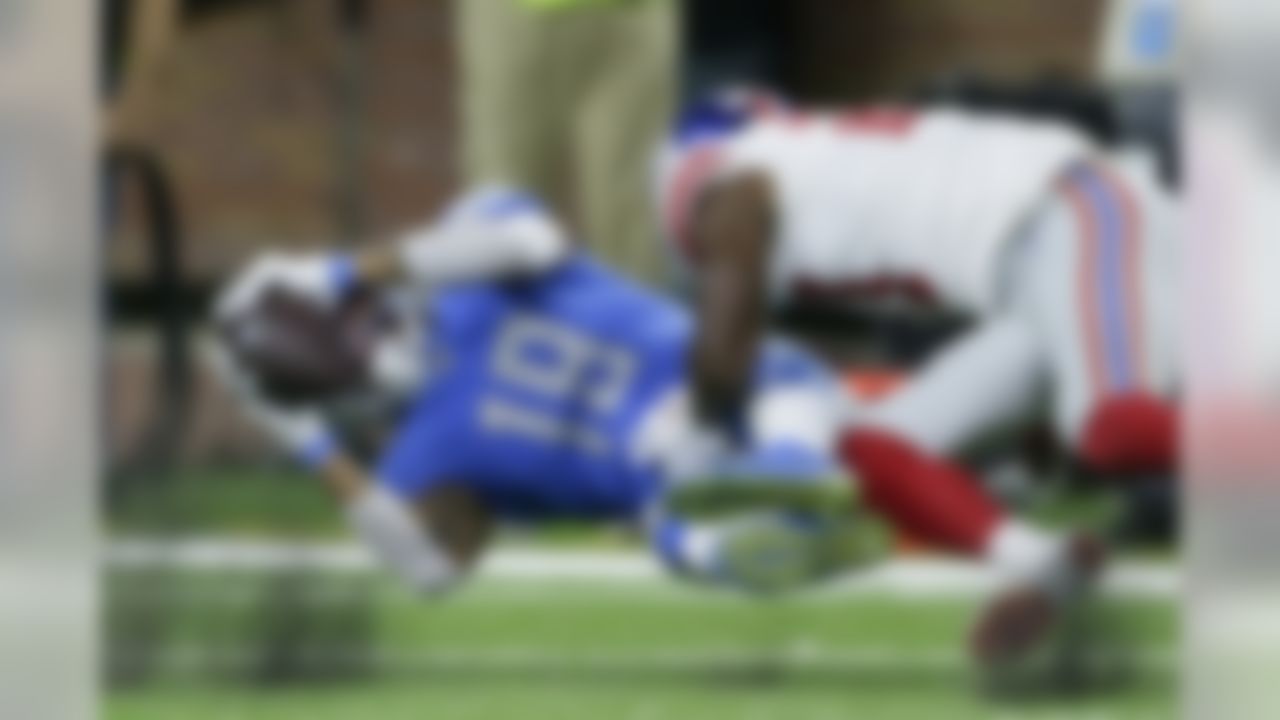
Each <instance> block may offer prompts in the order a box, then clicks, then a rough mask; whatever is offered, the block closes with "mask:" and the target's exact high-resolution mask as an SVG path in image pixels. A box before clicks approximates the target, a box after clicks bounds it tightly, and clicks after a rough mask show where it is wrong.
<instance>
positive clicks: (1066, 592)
mask: <svg viewBox="0 0 1280 720" xmlns="http://www.w3.org/2000/svg"><path fill="white" fill-rule="evenodd" d="M1046 369H1047V368H1046V358H1045V356H1044V354H1043V352H1042V350H1041V346H1040V345H1039V343H1038V342H1037V341H1036V336H1035V333H1034V332H1033V331H1032V330H1031V329H1030V328H1028V327H1027V326H1026V325H1024V324H1023V323H1021V322H1019V321H1018V320H1017V319H1013V318H1009V319H1004V320H996V321H992V322H990V323H989V324H988V325H987V326H986V327H983V328H980V329H979V330H977V331H975V332H974V333H972V334H971V335H969V336H968V337H966V338H964V339H962V340H960V341H959V342H958V343H957V344H956V345H954V346H953V347H951V348H949V349H947V350H946V351H945V352H944V353H943V355H942V356H941V357H939V358H938V359H937V360H936V361H935V362H934V363H933V364H931V365H930V366H929V367H928V368H926V369H925V370H924V372H923V373H922V374H921V375H920V376H919V377H918V378H916V379H914V380H913V381H912V382H910V383H909V384H908V385H907V387H906V388H904V389H903V390H902V391H900V393H899V394H897V395H895V397H893V398H892V399H891V400H889V401H887V403H886V404H885V405H884V406H882V407H880V408H877V409H876V410H875V411H874V412H870V413H867V414H865V415H864V416H863V417H862V418H860V419H858V420H856V421H855V422H854V424H853V426H852V427H851V428H850V429H849V431H848V432H847V433H846V434H845V436H844V439H843V441H842V443H841V452H842V455H843V458H844V460H845V462H846V464H847V465H848V466H849V468H850V472H851V473H852V474H854V475H855V476H856V478H857V481H858V482H859V484H860V486H861V488H862V494H863V497H864V498H865V499H866V502H867V504H868V505H869V506H870V507H871V508H872V509H873V510H876V511H878V512H879V513H880V514H881V515H883V516H884V517H886V518H888V519H889V520H890V521H891V522H892V523H893V524H894V525H895V526H896V527H898V528H899V529H901V530H904V531H906V532H908V533H910V534H911V535H913V536H915V537H916V538H919V539H921V540H923V541H925V542H927V543H929V544H930V545H931V546H932V547H934V548H935V549H938V550H944V551H948V552H952V553H955V554H958V555H961V556H964V557H970V558H973V559H975V560H977V561H979V562H982V563H983V564H985V565H987V566H989V567H990V568H992V569H993V570H994V571H995V572H996V573H997V574H998V575H1000V576H1001V577H1002V579H1003V581H1004V587H1005V588H1007V589H1006V591H1005V592H1003V593H1002V594H1001V595H999V596H998V597H997V598H996V600H995V601H994V602H993V603H992V604H991V605H990V606H989V607H988V608H987V609H986V611H985V612H984V613H983V615H982V617H981V618H980V621H979V623H978V625H977V626H976V628H975V632H974V637H973V640H974V644H973V649H974V651H975V653H976V654H977V656H978V657H979V658H980V659H981V660H983V661H987V662H994V661H1000V660H1006V659H1009V658H1012V657H1017V656H1018V655H1020V654H1021V653H1023V652H1025V651H1026V650H1027V649H1029V648H1031V647H1033V646H1035V645H1036V644H1037V643H1038V642H1039V641H1040V639H1041V638H1043V637H1045V636H1046V635H1047V633H1048V631H1049V629H1050V628H1051V627H1053V625H1054V621H1055V618H1056V617H1058V616H1059V614H1060V613H1059V610H1060V609H1061V608H1062V607H1063V606H1064V605H1065V604H1066V603H1068V602H1069V601H1070V599H1071V597H1072V595H1073V594H1074V593H1075V591H1076V589H1077V588H1082V587H1085V586H1087V584H1088V583H1087V580H1088V579H1089V578H1091V577H1092V576H1094V575H1096V572H1097V568H1098V566H1099V564H1100V562H1101V560H1100V555H1101V553H1100V551H1099V550H1098V545H1097V544H1096V543H1095V542H1093V541H1092V540H1090V539H1088V538H1086V537H1084V536H1068V535H1060V534H1057V533H1053V532H1049V531H1046V530H1044V529H1041V528H1038V527H1036V526H1034V525H1031V524H1029V523H1027V522H1024V521H1022V520H1021V519H1019V518H1018V517H1016V516H1014V515H1012V514H1011V513H1009V512H1007V511H1006V510H1005V509H1004V508H1002V507H1000V506H999V505H998V504H997V503H996V502H995V501H994V500H993V499H992V498H991V497H989V496H988V495H987V493H986V492H985V491H984V489H983V488H982V486H981V484H980V483H979V481H978V479H977V478H976V477H974V476H973V475H972V474H971V473H969V472H968V471H967V470H966V469H965V468H964V467H962V466H961V465H960V464H958V463H957V462H955V461H953V460H951V459H949V458H950V456H951V455H952V454H953V453H954V452H955V451H957V450H959V449H961V448H962V447H963V446H964V445H965V444H966V443H968V442H970V441H972V440H974V439H976V438H977V437H979V436H980V435H981V434H983V433H984V432H988V431H990V430H992V429H994V428H996V427H998V426H1001V425H1006V424H1010V423H1013V422H1016V421H1017V420H1019V419H1021V418H1022V417H1024V416H1026V415H1027V414H1028V413H1030V412H1031V411H1033V410H1035V409H1036V408H1037V406H1038V405H1039V402H1038V401H1039V398H1040V395H1041V394H1042V391H1043V388H1044V380H1045V378H1046Z"/></svg>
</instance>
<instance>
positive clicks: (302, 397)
mask: <svg viewBox="0 0 1280 720" xmlns="http://www.w3.org/2000/svg"><path fill="white" fill-rule="evenodd" d="M375 305H376V303H374V301H373V300H372V298H371V296H370V295H369V294H368V293H357V294H355V295H353V296H351V297H350V298H348V299H347V300H346V301H344V302H342V303H341V304H339V305H338V306H337V307H334V308H326V307H322V306H319V305H317V304H315V303H313V302H311V301H309V300H307V299H305V298H301V297H298V296H296V295H293V294H291V293H289V292H287V291H285V290H282V289H274V290H269V291H268V292H266V293H265V294H264V295H263V297H262V299H261V300H260V301H259V302H258V303H257V305H256V306H254V307H253V308H251V309H250V310H248V311H246V312H244V313H242V314H240V315H239V316H238V317H235V318H232V319H230V320H229V321H226V322H224V323H223V324H222V326H221V327H220V328H219V332H221V334H222V337H223V339H224V340H225V342H226V343H227V345H228V347H230V348H231V351H232V353H233V354H234V356H235V357H236V359H237V361H238V362H239V363H240V364H241V366H242V367H243V368H246V369H247V370H248V371H249V372H250V373H251V374H252V375H253V376H254V377H255V378H256V381H257V384H258V388H259V389H260V391H261V392H262V393H263V394H264V395H265V396H266V397H267V398H268V399H269V400H272V401H274V402H278V403H281V404H285V405H296V404H300V403H308V402H315V401H320V400H324V399H327V398H330V397H332V396H334V395H335V394H337V393H341V392H343V391H345V390H350V389H353V388H355V387H358V386H359V385H360V384H361V383H362V382H363V381H364V380H365V377H366V374H367V367H368V361H367V360H368V356H369V353H370V349H371V348H372V346H373V343H374V340H375V338H376V334H377V332H378V328H379V320H378V317H377V312H376V309H375Z"/></svg>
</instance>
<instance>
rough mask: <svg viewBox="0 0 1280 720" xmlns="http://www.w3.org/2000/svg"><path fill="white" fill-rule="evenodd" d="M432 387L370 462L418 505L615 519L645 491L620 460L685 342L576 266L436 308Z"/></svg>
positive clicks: (668, 311) (604, 274) (671, 318)
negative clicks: (451, 486)
mask: <svg viewBox="0 0 1280 720" xmlns="http://www.w3.org/2000/svg"><path fill="white" fill-rule="evenodd" d="M426 313H427V317H428V319H427V323H428V328H427V330H428V331H427V333H426V335H427V337H428V342H429V345H430V352H431V353H432V355H433V364H434V365H435V366H436V368H437V370H436V373H435V374H434V375H433V377H432V379H431V381H430V382H429V383H428V384H427V385H426V386H425V387H424V388H423V389H422V390H421V392H420V394H419V397H418V398H417V399H416V400H415V402H414V403H413V406H412V407H411V408H410V409H409V411H408V412H407V414H406V416H405V418H404V419H403V421H402V422H401V426H400V428H399V429H398V431H397V433H396V434H395V436H394V437H393V439H392V441H391V443H390V444H389V446H388V447H387V449H386V450H385V452H384V454H383V457H382V458H381V460H380V462H379V467H378V475H379V478H380V479H381V480H382V481H383V482H386V483H390V484H391V486H392V487H394V488H395V489H397V490H398V491H399V492H401V493H403V494H406V495H409V496H416V495H419V494H421V493H423V492H425V491H426V490H427V489H428V488H430V487H431V486H432V485H433V484H435V483H439V482H461V483H465V484H466V485H467V486H469V487H470V488H472V489H473V490H474V491H475V492H477V493H478V494H479V495H480V496H481V498H482V500H484V501H485V502H486V503H487V504H489V505H490V506H491V507H493V508H495V509H496V510H497V511H498V512H499V513H501V514H504V515H508V516H537V517H545V516H554V515H573V516H618V515H625V514H629V513H631V512H633V511H634V510H635V509H636V508H637V507H639V506H640V505H642V504H643V503H644V501H645V500H646V498H647V497H649V495H650V494H651V493H652V492H653V491H654V489H655V488H656V482H657V479H656V477H655V476H654V475H653V473H652V471H651V470H650V469H647V468H644V467H640V466H639V465H638V464H637V463H635V462H633V461H632V460H631V459H630V458H629V452H628V444H629V439H630V436H631V431H632V429H633V428H634V426H635V425H636V423H637V422H638V420H639V419H640V416H641V415H642V413H643V411H644V410H645V409H646V408H648V407H649V406H650V404H651V403H652V402H653V400H654V399H655V398H656V397H657V396H658V395H659V394H660V393H662V392H663V391H665V390H666V389H668V388H670V387H671V386H672V385H673V383H675V382H677V381H678V379H679V377H680V374H681V369H682V367H683V363H684V358H683V354H684V350H685V347H686V344H687V340H688V338H689V335H690V332H691V326H690V319H689V317H688V316H687V314H686V313H685V312H684V311H683V309H682V308H680V307H679V306H678V305H677V304H675V303H674V302H672V301H670V300H668V299H666V298H663V297H662V296H660V295H658V294H657V293H654V292H653V291H651V290H648V289H646V288H643V287H641V286H640V285H638V284H636V283H634V282H632V281H631V280H628V279H626V278H624V277H622V276H620V275H618V274H616V273H614V272H612V271H611V270H609V269H607V268H605V267H604V266H602V265H601V264H599V263H597V262H596V261H594V260H592V259H590V258H589V257H587V256H585V255H579V256H576V257H574V258H572V259H571V260H569V261H568V262H565V263H564V264H562V265H561V266H559V267H558V268H557V269H555V270H554V271H552V272H550V273H548V274H546V275H542V276H539V277H537V278H532V279H526V280H512V281H506V282H500V283H476V284H471V285H463V286H458V287H456V288H453V289H448V290H444V291H442V292H439V293H437V294H435V295H434V296H433V297H432V299H431V301H430V303H429V306H428V307H427V309H426Z"/></svg>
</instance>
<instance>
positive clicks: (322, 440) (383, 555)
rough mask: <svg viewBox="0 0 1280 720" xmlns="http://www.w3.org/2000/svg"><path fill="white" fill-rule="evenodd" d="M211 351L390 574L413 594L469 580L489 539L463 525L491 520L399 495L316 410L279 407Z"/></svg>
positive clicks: (240, 396) (255, 414) (258, 419)
mask: <svg viewBox="0 0 1280 720" xmlns="http://www.w3.org/2000/svg"><path fill="white" fill-rule="evenodd" d="M212 351H213V352H212V354H211V358H210V359H211V361H212V366H213V368H214V369H215V370H216V371H217V373H218V374H219V376H220V378H221V379H222V380H223V382H224V383H225V384H226V386H227V388H228V389H229V390H230V391H231V392H232V394H233V395H234V396H235V397H236V399H237V400H239V402H240V405H241V408H242V410H244V412H245V414H246V415H247V416H248V417H249V419H250V420H252V421H253V423H254V424H255V425H256V426H257V427H258V429H259V430H260V431H262V432H263V434H264V435H266V436H267V437H268V438H269V439H271V440H272V441H273V442H274V443H275V444H276V445H277V446H279V447H280V448H281V449H283V450H284V451H286V452H287V453H289V454H290V455H291V456H292V457H293V458H294V459H295V460H296V461H298V462H299V463H300V464H302V465H303V466H305V467H306V468H308V469H309V470H311V471H312V472H314V473H315V474H316V475H318V476H319V478H320V479H321V480H322V481H323V483H324V485H325V486H326V487H327V489H328V490H329V492H330V493H331V494H332V495H333V496H334V498H335V499H337V500H338V502H339V503H340V504H341V506H342V508H343V510H344V511H345V514H346V516H347V520H348V522H349V523H350V525H351V528H352V530H353V531H354V532H355V534H356V535H357V536H358V537H359V538H360V539H361V540H362V541H363V542H364V543H365V544H366V545H367V546H368V547H369V549H370V550H371V551H372V552H373V554H374V555H375V556H376V557H377V558H378V559H379V561H381V562H382V564H383V565H384V566H386V568H387V569H388V570H390V571H391V572H392V573H394V574H395V575H397V576H398V577H399V578H401V579H402V580H404V581H405V582H406V583H408V584H409V585H410V586H411V587H413V588H414V589H416V590H419V591H422V592H430V593H434V592H440V591H443V590H445V589H448V588H449V587H451V586H452V585H453V584H455V583H456V582H457V581H458V580H459V579H460V578H461V577H462V576H463V575H464V574H465V572H466V570H467V569H468V567H469V565H470V564H471V561H472V560H473V559H474V557H475V555H476V553H477V552H478V547H479V544H480V543H479V541H477V540H475V538H476V537H481V539H482V534H480V535H477V533H476V532H470V533H469V534H468V533H465V532H462V531H460V530H459V523H465V521H466V519H467V518H468V517H470V518H480V519H481V520H486V519H487V517H486V516H484V515H483V513H479V512H477V511H476V510H475V508H474V507H472V508H467V507H465V506H462V505H460V504H459V502H458V501H456V500H452V499H450V498H449V497H443V498H442V499H441V498H430V497H429V498H428V499H427V500H425V501H423V502H422V503H418V504H415V503H413V502H410V501H408V500H406V499H405V498H404V497H403V496H401V495H399V494H397V493H395V492H392V491H391V490H390V489H389V488H388V487H386V486H385V485H384V484H382V483H379V482H377V481H375V480H374V479H373V477H372V476H371V475H370V474H369V473H368V472H367V471H366V470H365V468H364V467H362V466H361V464H360V463H358V462H357V461H355V460H354V459H353V458H352V457H351V456H350V455H348V454H347V453H346V452H345V451H344V450H343V448H342V446H341V445H340V444H339V442H338V441H337V438H336V436H335V435H334V434H333V433H332V432H331V431H330V430H329V428H328V427H327V424H326V423H325V421H324V418H323V416H322V415H321V413H320V412H319V411H318V410H317V409H315V408H311V407H305V406H296V407H295V406H289V407H284V406H280V405H277V404H275V403H272V402H271V401H269V400H267V399H266V398H264V397H263V396H262V395H261V394H260V393H259V392H258V390H257V388H256V387H255V385H254V383H253V382H252V379H251V378H250V377H249V376H248V375H247V374H246V373H245V372H244V371H243V370H242V369H240V368H239V367H238V366H237V365H236V364H235V362H234V360H233V359H232V357H231V355H230V353H228V352H227V351H226V350H225V349H224V348H222V347H221V346H218V345H215V346H213V348H212ZM468 509H469V510H470V512H469V513H463V512H462V511H463V510H468ZM451 512H456V513H459V517H457V518H455V517H452V516H451V515H450V513H451ZM462 527H463V529H465V525H463V526H462Z"/></svg>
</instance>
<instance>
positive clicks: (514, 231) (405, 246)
mask: <svg viewBox="0 0 1280 720" xmlns="http://www.w3.org/2000/svg"><path fill="white" fill-rule="evenodd" d="M572 247H573V243H572V241H571V239H570V236H569V234H568V233H567V232H566V231H565V230H564V229H563V228H562V227H561V226H560V224H559V223H558V222H557V221H556V220H555V218H554V217H553V216H552V215H551V214H550V213H549V212H548V211H547V210H546V209H544V208H543V207H542V206H541V204H539V203H538V202H537V201H536V200H534V199H533V198H532V197H530V196H529V195H527V194H525V193H522V192H519V191H516V190H511V189H507V188H486V189H483V190H477V191H473V192H471V193H468V194H467V195H465V196H463V198H462V199H461V200H459V201H458V202H456V203H455V204H454V206H453V207H452V208H451V209H450V210H448V211H446V212H445V213H444V216H443V217H442V218H440V219H438V220H435V221H433V222H431V223H428V224H426V225H424V226H422V227H418V228H414V229H412V230H409V231H407V232H404V233H402V234H400V235H399V236H397V237H395V238H393V239H392V240H391V241H389V242H385V243H378V244H372V245H369V246H367V247H364V248H361V249H359V250H356V251H354V252H346V251H331V252H322V253H312V254H302V255H286V254H281V253H268V254H265V255H263V256H261V257H259V258H257V259H256V260H254V261H253V262H252V263H251V264H250V265H249V267H248V268H247V269H246V270H245V271H244V272H243V273H241V275H240V277H239V278H238V279H237V280H236V282H235V283H234V284H233V285H232V286H231V287H230V288H229V289H228V290H227V291H226V292H225V293H223V295H222V296H221V297H220V298H219V302H218V308H217V312H218V314H219V315H220V316H223V317H230V316H234V315H235V314H236V313H238V312H240V311H242V310H244V309H246V308H249V307H252V305H253V303H254V302H256V301H257V299H258V298H259V297H261V295H262V294H263V293H264V292H265V291H266V289H268V288H271V287H284V288H287V289H288V290H290V291H292V292H293V293H294V294H297V295H300V296H302V297H305V298H307V299H309V300H311V301H313V302H316V303H319V304H321V305H326V306H327V305H331V304H332V303H334V302H336V301H337V300H338V299H340V298H342V297H344V296H345V295H346V293H347V291H348V290H350V289H351V288H354V287H356V286H359V285H369V286H385V285H397V284H404V283H408V284H411V285H422V286H432V285H446V284H450V283H457V282H466V281H472V280H485V279H496V278H504V277H512V276H527V275H537V274H539V273H543V272H546V271H548V270H550V269H551V268H553V267H555V266H556V265H558V264H559V263H560V262H561V261H562V260H564V258H566V257H567V256H568V255H569V254H570V252H571V251H572Z"/></svg>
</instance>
